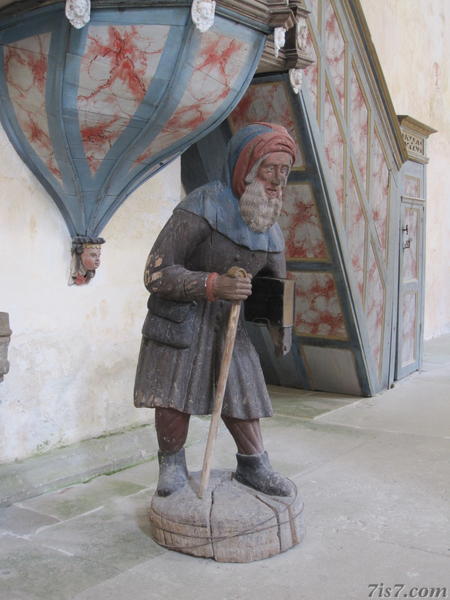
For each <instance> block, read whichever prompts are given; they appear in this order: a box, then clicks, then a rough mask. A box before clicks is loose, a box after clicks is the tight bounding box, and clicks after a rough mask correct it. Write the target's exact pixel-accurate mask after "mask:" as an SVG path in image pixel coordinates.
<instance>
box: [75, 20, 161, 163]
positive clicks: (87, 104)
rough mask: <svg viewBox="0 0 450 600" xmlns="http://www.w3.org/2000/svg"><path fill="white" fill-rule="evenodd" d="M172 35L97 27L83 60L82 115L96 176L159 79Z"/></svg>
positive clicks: (156, 28)
mask: <svg viewBox="0 0 450 600" xmlns="http://www.w3.org/2000/svg"><path fill="white" fill-rule="evenodd" d="M168 32H169V27H168V26H164V25H115V26H113V25H94V26H92V27H91V28H90V30H89V36H88V40H87V45H86V50H85V53H84V56H83V58H82V60H81V66H80V77H79V85H78V97H77V105H78V114H79V121H80V132H81V138H82V140H83V147H84V150H85V153H86V158H87V161H88V163H89V168H90V170H91V172H92V173H95V172H96V171H97V170H98V168H99V167H100V165H101V163H102V160H103V159H104V158H105V156H106V154H107V153H108V151H109V150H110V149H111V147H112V146H113V144H114V143H115V142H116V141H117V139H118V138H119V136H120V135H121V133H122V132H123V131H124V129H125V127H126V126H127V125H128V124H129V122H130V119H131V117H132V116H133V115H134V114H135V113H136V111H137V109H138V108H139V106H140V104H141V102H142V101H143V99H144V98H145V95H146V93H147V91H148V88H149V86H150V82H151V81H152V78H153V77H154V74H155V71H156V69H157V67H158V63H159V61H160V59H161V54H162V51H163V49H164V45H165V42H166V39H167V35H168Z"/></svg>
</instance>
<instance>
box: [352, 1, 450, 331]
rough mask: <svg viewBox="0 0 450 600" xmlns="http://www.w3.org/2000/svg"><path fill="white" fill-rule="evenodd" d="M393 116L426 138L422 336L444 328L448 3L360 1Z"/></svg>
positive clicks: (449, 255) (449, 193)
mask: <svg viewBox="0 0 450 600" xmlns="http://www.w3.org/2000/svg"><path fill="white" fill-rule="evenodd" d="M361 4H362V7H363V10H364V12H365V15H366V19H367V22H368V25H369V29H370V31H371V35H372V39H373V42H374V44H375V48H376V50H377V54H378V57H379V59H380V62H381V66H382V69H383V72H384V75H385V78H386V81H387V85H388V88H389V91H390V93H391V96H392V100H393V103H394V107H395V110H396V112H397V114H405V115H410V116H411V117H413V118H415V119H418V120H419V121H421V122H423V123H425V124H427V125H430V126H431V127H433V128H434V129H437V130H438V133H435V134H433V135H432V136H431V137H430V138H429V145H428V155H429V157H430V163H429V165H428V192H427V193H428V205H427V251H426V293H425V338H426V339H428V338H431V337H435V336H438V335H442V334H444V333H448V332H450V235H449V232H450V186H449V183H448V173H449V168H450V86H449V76H450V2H449V0H430V1H429V2H424V1H423V0H377V1H376V2H375V1H374V0H361Z"/></svg>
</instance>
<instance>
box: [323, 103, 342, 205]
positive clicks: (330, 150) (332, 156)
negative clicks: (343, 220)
mask: <svg viewBox="0 0 450 600" xmlns="http://www.w3.org/2000/svg"><path fill="white" fill-rule="evenodd" d="M324 107H325V110H324V113H325V114H324V140H325V156H326V159H327V163H328V167H329V169H330V171H331V175H332V177H333V183H334V190H335V192H336V198H337V201H338V206H339V211H340V213H341V215H342V216H344V208H345V207H344V140H343V137H342V135H341V131H340V129H339V125H338V121H337V118H336V115H335V112H334V109H333V105H332V103H331V99H330V95H329V94H328V92H327V93H326V94H325V103H324Z"/></svg>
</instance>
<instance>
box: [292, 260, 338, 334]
mask: <svg viewBox="0 0 450 600" xmlns="http://www.w3.org/2000/svg"><path fill="white" fill-rule="evenodd" d="M289 278H290V279H293V280H294V281H295V325H294V331H295V333H296V334H297V335H298V336H314V337H321V338H330V339H340V340H346V339H348V335H347V329H346V327H345V321H344V315H343V312H342V308H341V305H340V302H339V298H338V292H337V289H336V284H335V281H334V277H333V274H332V273H327V272H312V273H311V272H305V271H302V272H298V271H291V272H290V273H289Z"/></svg>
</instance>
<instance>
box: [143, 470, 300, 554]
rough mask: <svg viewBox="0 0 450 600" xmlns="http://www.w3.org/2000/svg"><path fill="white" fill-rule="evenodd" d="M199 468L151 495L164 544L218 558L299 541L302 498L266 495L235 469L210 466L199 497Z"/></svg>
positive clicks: (154, 523)
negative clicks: (167, 490) (180, 483)
mask: <svg viewBox="0 0 450 600" xmlns="http://www.w3.org/2000/svg"><path fill="white" fill-rule="evenodd" d="M199 482H200V473H192V474H191V477H190V480H189V483H188V484H186V485H185V486H184V487H183V488H182V489H181V490H178V491H177V492H175V493H174V494H172V495H171V496H168V497H166V498H161V497H159V496H156V495H155V496H153V499H152V503H151V507H150V513H149V516H150V523H151V531H152V537H153V539H154V540H155V541H156V542H157V543H158V544H161V546H165V547H166V548H169V549H170V550H176V551H178V552H183V553H185V554H191V555H193V556H201V557H204V558H213V559H215V560H217V561H219V562H242V563H244V562H251V561H254V560H261V559H263V558H269V557H270V556H274V555H276V554H279V553H280V552H284V551H285V550H288V549H289V548H291V547H292V546H295V545H296V544H298V543H300V541H301V540H302V539H303V536H304V526H303V502H302V500H301V499H300V497H299V496H298V493H297V488H296V487H295V485H294V484H293V493H292V496H287V497H281V496H268V495H266V494H262V493H260V492H257V491H256V490H253V489H252V488H250V487H248V486H246V485H242V484H240V483H239V482H238V481H236V480H235V479H233V478H232V472H231V471H212V473H211V480H210V483H209V486H208V489H207V491H206V492H205V495H204V498H203V499H201V500H200V499H199V498H198V497H197V489H198V486H199Z"/></svg>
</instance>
